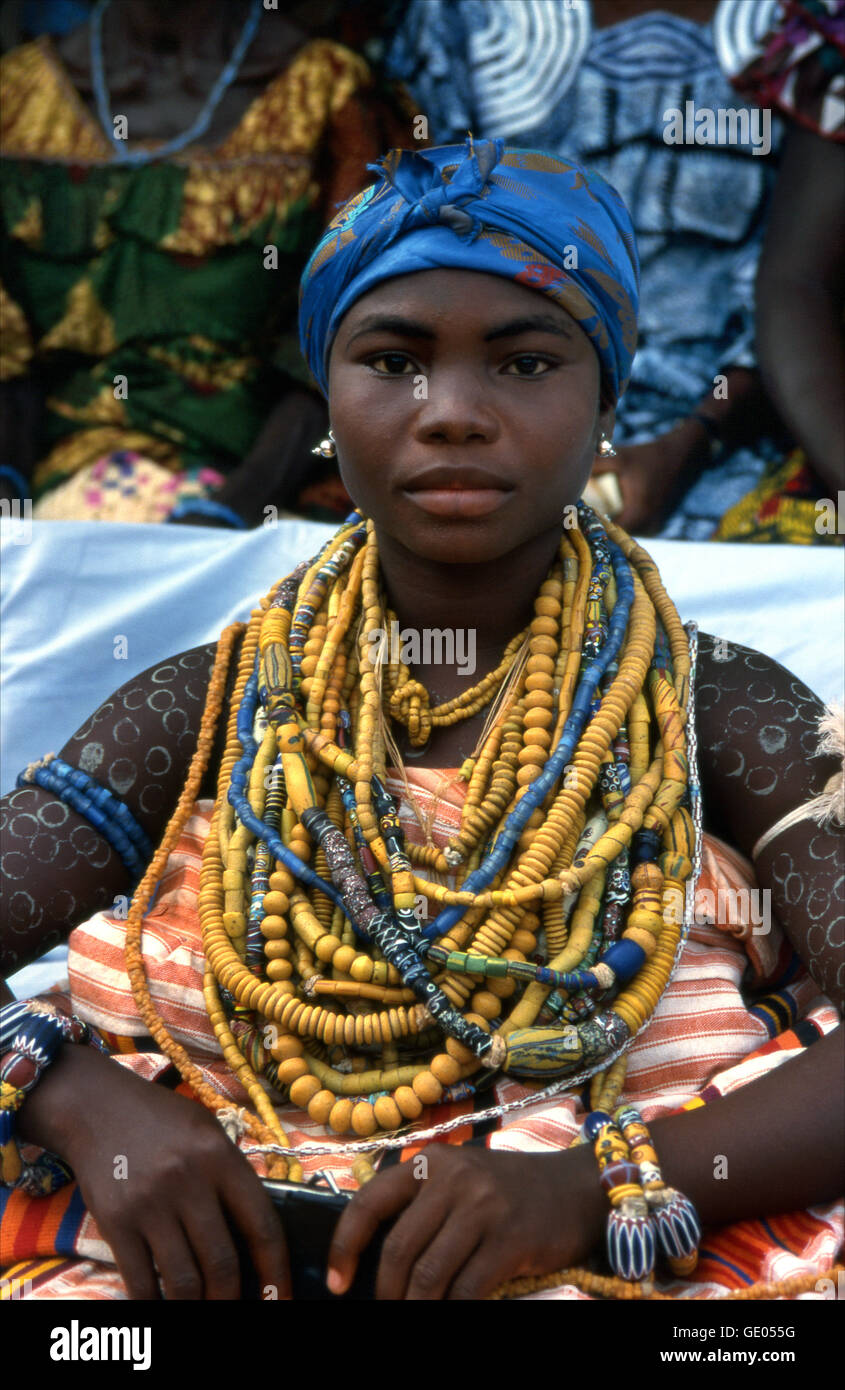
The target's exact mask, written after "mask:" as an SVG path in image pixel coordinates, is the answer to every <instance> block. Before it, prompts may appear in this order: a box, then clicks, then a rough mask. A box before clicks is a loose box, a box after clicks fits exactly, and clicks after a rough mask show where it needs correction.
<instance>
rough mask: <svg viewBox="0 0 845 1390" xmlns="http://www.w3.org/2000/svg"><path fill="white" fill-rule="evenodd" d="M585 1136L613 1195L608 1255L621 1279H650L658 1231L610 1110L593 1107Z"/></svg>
mask: <svg viewBox="0 0 845 1390" xmlns="http://www.w3.org/2000/svg"><path fill="white" fill-rule="evenodd" d="M583 1134H584V1137H585V1138H586V1139H587V1140H589V1142H590V1143H592V1145H593V1148H594V1152H595V1155H596V1159H597V1161H598V1165H599V1172H600V1174H601V1185H602V1188H603V1190H604V1191H605V1192H606V1193H607V1195H608V1197H609V1198H610V1206H611V1211H610V1215H609V1216H608V1218H607V1256H608V1259H609V1261H610V1267H611V1269H612V1270H613V1272H614V1274H616V1275H618V1276H619V1277H620V1278H621V1279H634V1280H641V1279H648V1278H649V1277H650V1276H651V1273H652V1271H653V1269H654V1257H655V1243H654V1230H653V1228H652V1225H651V1221H650V1219H649V1209H648V1202H647V1201H646V1197H645V1193H644V1192H643V1189H642V1185H641V1183H640V1173H639V1169H638V1168H637V1165H636V1163H632V1162H631V1159H630V1154H629V1150H628V1145H627V1143H626V1141H625V1139H624V1137H623V1135H622V1132H621V1131H620V1129H619V1127H618V1125H617V1124H616V1123H615V1121H614V1119H613V1117H612V1116H611V1115H608V1113H607V1111H606V1110H593V1111H592V1112H591V1113H590V1114H589V1115H588V1116H587V1118H586V1120H585V1121H584V1128H583Z"/></svg>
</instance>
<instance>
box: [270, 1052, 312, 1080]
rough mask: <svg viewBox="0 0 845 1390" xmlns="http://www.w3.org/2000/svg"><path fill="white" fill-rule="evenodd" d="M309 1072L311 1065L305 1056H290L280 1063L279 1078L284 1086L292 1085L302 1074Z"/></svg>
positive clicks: (305, 1074) (306, 1074)
mask: <svg viewBox="0 0 845 1390" xmlns="http://www.w3.org/2000/svg"><path fill="white" fill-rule="evenodd" d="M271 1050H272V1049H271ZM308 1074H309V1067H308V1063H307V1062H306V1060H305V1058H304V1057H289V1058H288V1059H287V1061H285V1062H280V1063H279V1080H280V1082H281V1083H282V1085H283V1086H290V1085H291V1084H292V1083H293V1082H294V1081H298V1080H299V1078H300V1076H308Z"/></svg>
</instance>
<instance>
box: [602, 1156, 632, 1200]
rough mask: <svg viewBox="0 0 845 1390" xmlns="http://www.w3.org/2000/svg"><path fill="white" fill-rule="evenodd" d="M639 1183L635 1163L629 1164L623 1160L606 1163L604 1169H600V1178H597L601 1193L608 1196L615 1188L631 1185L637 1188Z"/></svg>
mask: <svg viewBox="0 0 845 1390" xmlns="http://www.w3.org/2000/svg"><path fill="white" fill-rule="evenodd" d="M639 1181H640V1173H639V1169H638V1168H637V1165H636V1163H630V1162H629V1161H628V1160H627V1159H625V1158H620V1159H616V1161H615V1162H611V1163H608V1164H607V1165H606V1167H605V1168H603V1169H602V1173H601V1177H600V1178H599V1182H600V1183H601V1185H602V1189H603V1191H605V1192H607V1193H608V1194H609V1193H611V1192H612V1191H613V1189H614V1188H615V1187H622V1186H625V1187H628V1186H630V1185H631V1184H632V1183H633V1184H636V1185H637V1186H639Z"/></svg>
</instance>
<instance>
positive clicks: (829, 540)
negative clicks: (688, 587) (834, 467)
mask: <svg viewBox="0 0 845 1390" xmlns="http://www.w3.org/2000/svg"><path fill="white" fill-rule="evenodd" d="M824 490H825V489H824V484H823V483H822V481H821V479H820V478H818V477H817V476H816V474H815V473H813V471H812V469H811V468H810V466H809V464H808V463H807V459H806V457H805V455H804V453H803V452H802V450H801V449H795V450H793V452H792V453H791V454H790V455H789V458H788V459H787V460H786V462H785V463H782V464H780V465H779V466H775V467H774V468H773V469H772V470H771V471H769V472H767V473H766V474H765V475H764V476H763V478H762V480H761V481H760V482H759V483H758V484H757V486H756V487H755V488H753V489H752V490H751V492H748V493H746V495H745V497H743V498H741V499H740V501H739V502H737V503H736V505H735V506H733V507H731V508H730V510H729V511H727V512H725V515H724V516H723V517H722V520H721V521H720V523H719V527H718V529H717V531H716V532H715V534H714V536H713V538H712V539H713V540H714V541H754V542H757V543H758V544H759V543H761V542H769V543H772V544H778V545H823V544H827V545H843V544H845V536H843V535H842V533H841V531H839V530H838V527H837V518H838V515H839V509H838V507H837V505H836V499H835V498H831V499H827V500H825V499H824V498H823V497H822V496H821V494H822V492H823V491H824Z"/></svg>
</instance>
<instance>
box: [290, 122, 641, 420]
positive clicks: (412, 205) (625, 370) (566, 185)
mask: <svg viewBox="0 0 845 1390" xmlns="http://www.w3.org/2000/svg"><path fill="white" fill-rule="evenodd" d="M368 167H369V168H370V169H372V170H373V171H374V172H375V173H376V174H378V176H379V177H378V181H377V182H376V183H374V184H372V185H371V186H370V187H369V188H365V189H364V191H363V192H362V193H358V194H356V196H355V197H354V198H352V199H350V201H349V202H348V203H346V204H345V206H344V207H342V208H341V209H340V211H339V212H338V213H337V215H336V216H335V217H334V218H333V219H332V221H331V223H330V224H329V227H328V229H327V231H326V232H325V234H324V236H323V238H322V240H321V241H320V243H319V245H318V246H317V248H316V250H315V251H314V254H313V255H312V257H311V259H310V261H309V262H308V265H307V266H306V267H305V270H304V272H303V275H302V284H301V291H300V312H299V331H300V339H301V342H302V350H303V352H304V354H305V357H306V359H307V361H308V365H309V366H310V368H311V371H312V372H313V374H314V376H315V378H316V380H317V382H318V383H319V385H320V387H321V388H322V390H323V391H324V393H326V394H328V358H329V351H330V348H331V345H332V342H333V340H334V336H335V334H336V332H337V329H338V326H339V324H340V321H341V319H342V318H343V316H344V314H345V313H346V312H347V310H348V309H350V308H351V307H352V305H353V304H354V303H355V301H356V300H357V299H360V298H361V296H362V295H363V294H366V293H367V291H368V290H371V289H372V288H373V287H374V286H375V285H378V284H380V283H381V282H382V281H383V280H390V279H392V278H393V277H394V276H397V275H410V274H412V273H413V272H414V271H418V270H439V269H442V268H445V267H456V268H457V269H461V270H480V271H486V272H487V273H489V274H493V275H504V276H505V277H506V278H507V279H509V280H515V281H517V282H518V283H519V284H522V285H525V286H527V287H528V288H529V289H535V290H538V291H539V292H540V293H541V294H545V295H548V296H549V298H550V299H553V300H554V301H555V303H556V304H560V305H561V306H562V308H564V309H566V310H567V312H568V313H570V314H571V315H572V317H573V318H574V319H576V320H577V322H578V324H579V326H580V327H581V328H582V329H583V331H584V332H585V333H586V334H587V335H588V337H589V338H590V341H591V342H592V344H593V347H594V348H595V350H596V352H597V353H598V356H599V360H600V363H601V372H602V381H603V383H604V386H605V389H606V391H607V393H608V394H609V395H610V397H611V398H612V399H613V400H616V399H618V397H619V396H620V395H621V394H622V392H623V391H624V389H625V386H626V384H627V381H628V377H629V375H630V371H631V360H632V358H633V355H634V349H635V347H636V342H637V306H638V293H637V291H638V283H639V262H638V260H637V249H636V243H635V240H634V229H633V227H632V225H631V219H630V217H629V216H628V211H627V209H626V207H625V204H624V203H623V202H622V199H621V198H620V196H619V194H618V193H617V192H616V190H615V189H614V188H612V187H611V186H610V184H609V183H606V182H605V180H604V179H603V178H601V177H600V176H599V175H598V174H595V173H592V172H591V171H589V170H587V169H585V168H583V166H582V165H580V164H576V163H575V162H574V161H573V160H570V159H565V158H562V157H558V156H556V155H548V154H541V153H539V152H538V151H534V150H517V149H511V148H509V147H506V146H505V144H504V142H503V141H502V140H479V141H475V142H473V141H472V139H469V140H467V142H466V144H465V145H441V146H439V147H438V148H436V149H427V150H426V151H425V153H424V154H422V153H419V152H415V151H410V150H391V151H390V153H389V154H387V155H385V156H384V158H383V159H381V160H380V161H379V162H378V164H371V165H369V166H368Z"/></svg>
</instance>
